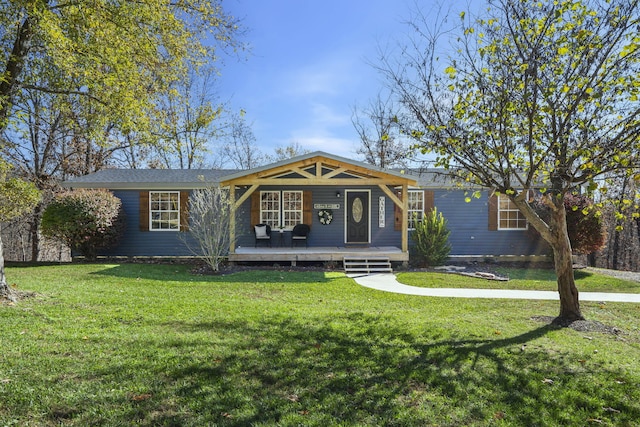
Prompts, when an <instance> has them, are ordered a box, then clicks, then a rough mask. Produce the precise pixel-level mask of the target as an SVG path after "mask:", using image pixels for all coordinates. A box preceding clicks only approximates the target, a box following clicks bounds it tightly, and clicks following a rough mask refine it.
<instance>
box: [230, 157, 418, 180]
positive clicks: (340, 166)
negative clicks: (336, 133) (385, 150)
mask: <svg viewBox="0 0 640 427" xmlns="http://www.w3.org/2000/svg"><path fill="white" fill-rule="evenodd" d="M220 183H221V184H222V185H224V186H227V185H232V184H233V185H250V184H253V185H255V184H262V185H378V184H385V185H402V184H409V185H415V183H416V181H415V179H414V178H413V177H410V176H406V175H404V174H403V173H401V172H397V171H392V170H387V169H382V168H379V167H377V166H372V165H369V164H366V163H362V162H358V161H355V160H351V159H347V158H344V157H340V156H335V155H332V154H328V153H325V152H322V151H316V152H313V153H308V154H304V155H302V156H297V157H294V158H291V159H287V160H284V161H281V162H277V163H272V164H270V165H265V166H261V167H258V168H254V169H250V170H246V171H241V172H237V173H234V174H231V175H228V176H224V177H222V178H221V179H220Z"/></svg>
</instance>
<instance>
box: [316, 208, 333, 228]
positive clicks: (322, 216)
mask: <svg viewBox="0 0 640 427" xmlns="http://www.w3.org/2000/svg"><path fill="white" fill-rule="evenodd" d="M318 219H319V220H320V224H323V225H329V224H331V221H333V212H332V211H330V210H328V209H323V210H321V211H318Z"/></svg>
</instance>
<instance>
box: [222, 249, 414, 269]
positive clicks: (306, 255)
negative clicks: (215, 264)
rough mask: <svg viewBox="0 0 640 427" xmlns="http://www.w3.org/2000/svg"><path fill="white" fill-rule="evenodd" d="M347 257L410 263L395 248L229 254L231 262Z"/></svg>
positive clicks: (257, 250) (339, 259)
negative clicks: (385, 258)
mask: <svg viewBox="0 0 640 427" xmlns="http://www.w3.org/2000/svg"><path fill="white" fill-rule="evenodd" d="M345 256H347V257H348V256H359V257H367V256H368V257H380V256H384V257H388V258H389V261H392V262H403V263H404V262H408V261H409V254H408V253H406V252H402V250H400V248H396V247H393V246H384V247H368V248H346V247H341V246H333V247H332V246H328V247H310V248H302V247H297V248H266V247H258V248H251V247H238V248H236V252H235V253H233V254H229V261H230V262H263V261H267V262H290V263H291V265H296V262H298V261H300V262H308V261H316V262H317V261H321V262H327V261H336V262H342V260H343V259H344V257H345Z"/></svg>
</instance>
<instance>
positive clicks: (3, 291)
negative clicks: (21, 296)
mask: <svg viewBox="0 0 640 427" xmlns="http://www.w3.org/2000/svg"><path fill="white" fill-rule="evenodd" d="M1 231H2V230H0V299H5V298H6V299H8V300H9V301H13V302H15V301H16V296H15V293H14V292H13V289H11V288H10V287H9V284H8V283H7V278H6V276H5V275H4V256H3V255H2V254H3V249H2V233H1Z"/></svg>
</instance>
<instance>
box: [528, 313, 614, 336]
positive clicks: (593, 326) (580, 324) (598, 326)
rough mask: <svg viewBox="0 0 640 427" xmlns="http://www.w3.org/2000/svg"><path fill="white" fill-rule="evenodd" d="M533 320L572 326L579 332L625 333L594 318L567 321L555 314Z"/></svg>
mask: <svg viewBox="0 0 640 427" xmlns="http://www.w3.org/2000/svg"><path fill="white" fill-rule="evenodd" d="M531 320H535V321H537V322H542V323H546V324H548V325H551V326H556V327H558V328H571V329H573V330H575V331H578V332H600V333H603V334H609V335H621V334H623V332H622V330H621V329H619V328H616V327H614V326H608V325H605V324H604V323H600V322H597V321H594V320H574V321H567V320H562V319H558V318H557V317H553V316H533V317H532V318H531Z"/></svg>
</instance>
